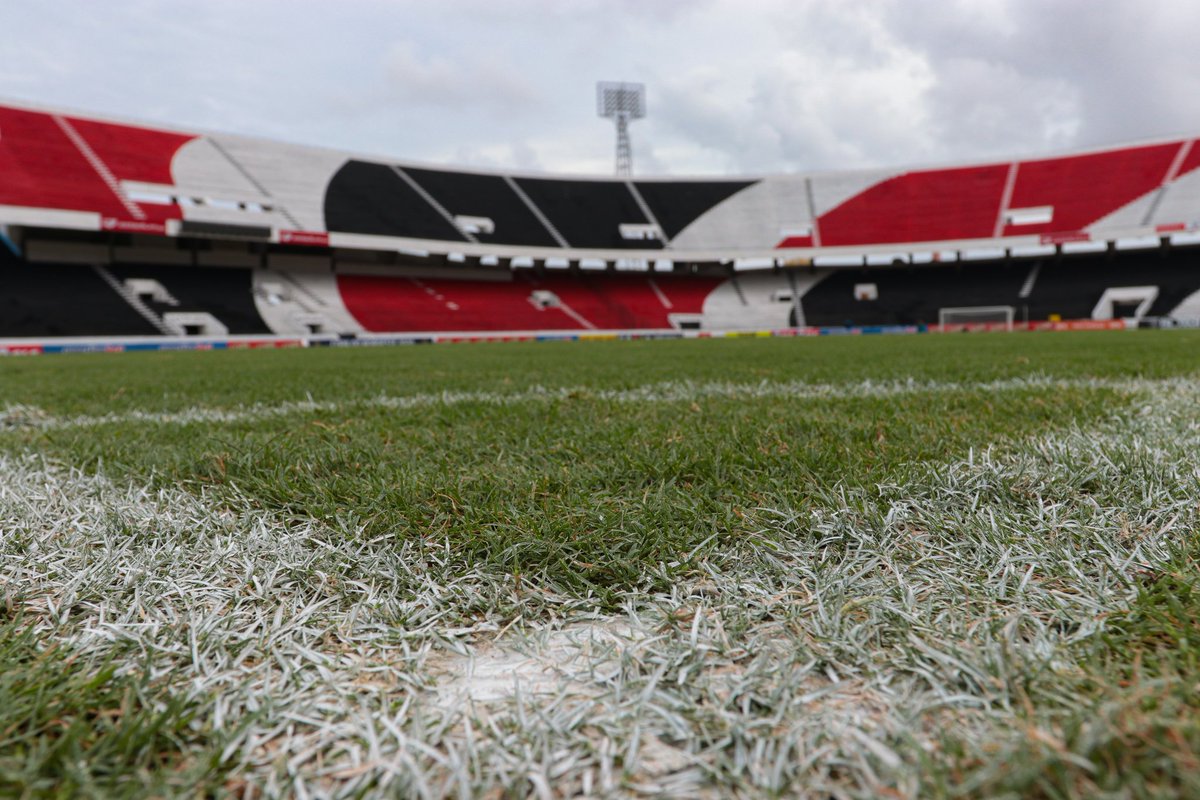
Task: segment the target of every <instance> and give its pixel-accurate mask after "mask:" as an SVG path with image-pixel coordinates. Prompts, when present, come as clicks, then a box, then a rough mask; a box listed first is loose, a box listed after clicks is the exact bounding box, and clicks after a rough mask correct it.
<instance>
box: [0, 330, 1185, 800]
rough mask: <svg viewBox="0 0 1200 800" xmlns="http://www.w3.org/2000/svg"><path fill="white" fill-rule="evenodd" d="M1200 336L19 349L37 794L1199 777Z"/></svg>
mask: <svg viewBox="0 0 1200 800" xmlns="http://www.w3.org/2000/svg"><path fill="white" fill-rule="evenodd" d="M1198 346H1200V335H1198V334H1197V333H1195V332H1187V331H1180V332H1157V331H1144V332H1127V333H1097V334H1045V335H1032V334H1019V335H1017V334H1015V335H999V334H997V335H979V336H970V335H964V336H942V337H933V336H929V337H897V338H881V337H880V338H870V337H863V338H854V339H850V338H846V339H822V340H793V341H788V340H778V339H738V340H710V341H681V342H629V343H618V342H611V343H609V342H597V343H586V344H583V343H581V344H565V343H546V344H495V345H464V346H458V347H455V346H436V347H408V348H403V347H400V348H380V349H365V348H364V349H348V350H307V351H272V352H218V353H175V354H170V353H160V354H130V355H121V356H97V355H93V356H77V357H76V356H62V357H47V358H38V359H8V360H3V361H0V470H2V472H3V475H4V476H5V479H4V481H3V482H2V483H0V586H3V592H4V597H3V605H2V606H0V793H3V794H17V795H20V794H26V795H30V796H38V795H43V794H54V793H63V794H91V795H94V796H114V795H118V796H120V795H125V796H161V795H164V794H189V795H192V794H195V793H197V792H199V793H201V794H203V793H213V794H218V795H220V794H229V795H233V796H260V795H264V794H265V795H268V796H270V795H291V794H305V795H310V796H322V795H330V796H359V795H361V794H364V793H365V794H367V795H373V794H398V795H417V796H433V797H437V796H444V795H455V796H474V795H478V794H489V793H492V794H495V793H500V794H511V795H515V796H525V795H534V796H559V795H569V794H574V793H585V794H597V795H639V794H665V795H670V796H692V795H695V794H705V793H707V794H709V795H712V796H726V795H729V794H741V795H744V796H776V795H781V794H782V795H799V796H808V795H811V796H819V797H825V796H830V795H837V796H863V797H867V796H879V795H880V794H884V793H888V792H891V793H893V794H898V795H899V796H912V797H917V796H920V797H928V796H962V795H965V796H997V795H1003V794H1005V793H1008V794H1011V795H1012V796H1047V797H1059V796H1096V795H1097V794H1099V793H1103V792H1110V793H1113V795H1114V796H1168V795H1178V794H1183V795H1188V794H1200V779H1198V778H1197V775H1198V774H1200V770H1198V769H1197V767H1198V766H1200V765H1198V764H1197V759H1198V758H1200V755H1198V754H1197V748H1198V746H1200V723H1197V721H1196V719H1197V710H1198V708H1197V707H1198V706H1200V702H1197V701H1196V699H1195V698H1196V697H1197V696H1200V690H1198V687H1197V686H1196V677H1195V676H1196V668H1197V666H1198V665H1197V657H1198V654H1200V645H1198V642H1200V630H1198V629H1197V623H1196V621H1195V620H1196V619H1198V618H1200V616H1198V612H1200V593H1198V589H1197V572H1196V567H1195V558H1196V555H1197V553H1198V552H1200V547H1198V546H1197V545H1196V541H1195V534H1194V531H1195V530H1196V526H1197V523H1198V522H1200V483H1198V473H1197V471H1196V469H1195V467H1194V460H1195V453H1196V452H1197V448H1198V446H1200V425H1198V424H1197V422H1198V420H1197V414H1196V411H1195V409H1196V408H1197V407H1198V406H1197V403H1198V402H1200V382H1197V381H1196V374H1197V370H1198V369H1200V354H1198V353H1200V347H1198Z"/></svg>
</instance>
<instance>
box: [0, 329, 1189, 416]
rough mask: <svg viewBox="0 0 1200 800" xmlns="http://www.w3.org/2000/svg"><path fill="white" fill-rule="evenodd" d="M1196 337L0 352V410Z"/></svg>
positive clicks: (940, 361)
mask: <svg viewBox="0 0 1200 800" xmlns="http://www.w3.org/2000/svg"><path fill="white" fill-rule="evenodd" d="M1197 345H1200V331H1138V332H1136V333H1128V334H1127V333H1121V332H1117V333H1113V332H1097V333H1071V334H1063V335H1057V334H1055V335H1048V336H1023V335H1012V336H971V335H969V334H963V335H961V336H894V337H885V336H873V337H871V336H868V337H840V338H839V337H828V338H821V339H795V340H789V339H717V340H700V341H697V340H684V341H662V342H653V341H650V342H587V343H583V344H580V343H568V342H561V343H552V342H545V343H497V344H469V345H468V344H464V345H433V346H412V347H384V348H352V349H330V350H322V349H315V350H278V351H214V352H183V353H172V352H165V353H164V352H160V353H130V354H125V355H121V356H120V357H119V358H113V357H112V356H111V355H105V354H84V355H61V356H55V357H53V358H11V359H3V360H0V407H2V406H4V405H12V404H25V405H35V406H38V407H40V408H43V409H44V410H46V411H48V412H50V413H54V414H102V413H106V412H109V411H113V410H116V411H124V410H129V409H141V410H144V411H164V410H179V409H185V408H191V407H193V406H196V405H201V406H206V407H229V406H236V405H241V404H246V403H267V404H274V403H279V402H284V401H295V400H302V399H305V398H306V397H311V398H313V399H316V400H335V401H340V400H344V399H346V398H353V397H369V396H373V395H377V394H380V393H384V394H405V395H408V394H416V393H421V392H440V391H455V390H467V391H471V390H486V391H497V392H503V391H517V390H520V389H523V388H527V387H530V386H535V385H541V386H548V387H558V386H576V385H584V386H605V387H610V388H620V387H630V386H642V385H645V384H650V383H657V382H660V381H667V380H677V379H679V378H681V377H686V378H688V379H691V380H694V381H710V380H720V381H729V382H732V383H746V382H757V381H763V380H766V381H778V380H794V379H800V380H804V381H808V382H811V383H824V382H833V383H846V382H854V381H862V380H873V381H885V380H896V379H908V378H913V379H915V380H942V381H984V380H998V379H1003V378H1013V377H1021V376H1029V375H1051V376H1055V377H1061V378H1078V377H1131V376H1137V377H1146V378H1165V377H1171V376H1176V375H1187V374H1190V373H1192V372H1193V371H1195V370H1196V369H1197V367H1200V358H1198V357H1197ZM118 365H119V366H118Z"/></svg>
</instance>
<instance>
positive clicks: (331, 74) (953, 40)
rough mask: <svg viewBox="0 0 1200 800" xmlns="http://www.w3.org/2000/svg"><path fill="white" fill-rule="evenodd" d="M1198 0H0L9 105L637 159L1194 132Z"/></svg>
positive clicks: (322, 137) (480, 160) (683, 169)
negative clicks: (607, 114) (628, 141)
mask: <svg viewBox="0 0 1200 800" xmlns="http://www.w3.org/2000/svg"><path fill="white" fill-rule="evenodd" d="M1197 31H1200V1H1198V0H336V1H335V0H288V1H286V2H285V1H284V0H190V1H189V2H181V1H180V0H159V1H156V0H0V32H2V35H3V37H4V40H3V41H4V43H3V45H0V98H10V99H24V100H30V101H37V102H44V103H51V104H55V105H64V106H69V107H73V108H79V109H81V110H90V111H96V112H100V113H105V114H112V115H118V116H124V117H132V118H135V119H142V120H146V121H149V122H156V123H160V124H162V125H165V126H176V127H182V128H188V127H198V128H203V129H208V130H218V131H226V132H231V133H245V134H256V135H262V136H268V137H274V138H282V139H287V140H290V141H296V142H302V143H307V144H319V145H327V146H331V147H338V148H344V149H350V150H356V151H360V152H366V153H376V154H380V155H390V156H394V157H396V158H398V159H401V160H416V161H427V162H435V163H444V164H460V165H472V166H484V167H519V168H523V169H538V170H549V171H568V172H584V173H601V174H604V173H610V172H611V171H612V169H613V152H612V151H613V130H612V125H611V123H607V122H604V121H601V120H598V119H596V118H595V94H594V91H595V90H594V85H595V82H596V81H597V80H627V81H639V82H643V83H645V84H646V86H647V98H648V106H649V116H648V118H647V119H645V120H642V121H639V122H636V123H634V124H633V125H632V127H631V130H632V134H633V141H634V167H635V171H636V172H638V173H640V174H676V175H679V174H689V173H708V174H747V173H759V172H771V171H791V170H807V169H837V168H847V167H862V166H895V165H903V164H923V163H937V162H942V161H956V160H966V159H985V158H990V157H993V156H1008V155H1023V154H1036V153H1040V152H1045V151H1048V150H1058V149H1063V148H1070V147H1076V146H1087V145H1093V144H1103V143H1109V142H1118V141H1123V140H1131V139H1141V138H1149V137H1156V136H1164V135H1171V134H1176V133H1200V68H1198V67H1200V50H1198V48H1197V45H1196V42H1195V39H1196V34H1197Z"/></svg>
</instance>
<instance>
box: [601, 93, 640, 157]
mask: <svg viewBox="0 0 1200 800" xmlns="http://www.w3.org/2000/svg"><path fill="white" fill-rule="evenodd" d="M596 113H597V114H599V115H600V117H602V118H603V119H611V120H613V121H614V122H616V124H617V174H618V175H621V176H629V175H632V174H633V147H632V146H631V145H630V143H629V123H630V122H631V121H632V120H635V119H641V118H642V117H644V116H646V86H645V84H641V83H616V82H613V81H601V82H600V83H597V84H596Z"/></svg>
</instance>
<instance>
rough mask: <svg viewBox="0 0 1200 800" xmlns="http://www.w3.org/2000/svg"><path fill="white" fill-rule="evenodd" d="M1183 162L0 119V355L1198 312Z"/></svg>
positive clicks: (1198, 220)
mask: <svg viewBox="0 0 1200 800" xmlns="http://www.w3.org/2000/svg"><path fill="white" fill-rule="evenodd" d="M1198 168H1200V147H1196V146H1195V141H1194V140H1193V139H1186V138H1184V139H1173V140H1168V141H1154V142H1148V143H1138V144H1126V145H1119V146H1112V147H1105V148H1100V149H1095V150H1089V151H1083V152H1071V153H1065V154H1057V155H1043V156H1036V157H1028V158H1020V159H1017V160H1012V161H1004V162H1000V163H989V164H965V165H964V164H957V165H947V166H937V167H921V168H899V169H891V170H887V169H875V170H859V171H844V172H822V173H812V174H779V175H766V176H755V177H742V178H736V179H735V178H729V179H714V178H703V179H701V178H696V179H685V178H674V177H673V178H647V177H619V178H611V177H609V178H597V177H580V176H566V175H556V176H548V175H533V174H521V173H515V172H481V171H473V170H465V169H464V170H451V169H445V168H434V167H430V166H418V165H413V164H408V163H402V162H397V161H391V160H388V159H384V158H377V157H369V156H362V155H357V154H352V153H346V152H340V151H335V150H330V149H323V148H319V147H309V146H301V145H296V144H288V143H281V142H274V141H265V140H261V139H256V138H249V137H242V136H236V135H230V134H218V133H187V132H181V131H169V130H161V129H157V128H153V127H148V126H145V125H140V124H133V123H129V122H121V121H115V120H108V119H98V118H95V117H92V116H85V115H80V114H76V113H71V112H66V111H59V110H54V109H47V108H37V107H28V106H19V105H14V104H8V105H2V106H0V233H2V234H3V245H4V246H3V247H0V271H3V275H4V277H3V280H2V281H0V309H2V313H0V339H2V340H3V342H4V343H3V344H2V345H0V349H6V350H21V349H38V348H41V347H43V343H46V342H58V341H60V340H64V341H66V342H68V343H74V345H72V346H78V347H93V346H96V347H99V346H108V345H106V344H104V343H106V342H111V341H112V340H114V339H116V340H121V341H125V342H127V343H128V344H129V346H137V345H138V343H145V344H146V346H155V345H154V343H156V342H157V343H160V344H161V343H175V344H181V345H182V344H186V343H187V342H206V343H209V344H211V343H213V342H232V343H238V342H242V343H255V342H263V343H269V342H273V341H274V342H279V341H283V342H317V343H321V342H346V341H373V340H382V339H386V338H388V337H392V338H395V337H397V336H399V337H401V338H404V337H408V339H416V340H428V339H442V338H451V339H455V338H460V337H478V336H497V335H500V336H523V337H529V336H565V337H577V336H588V335H604V334H608V333H612V332H618V331H619V332H624V333H625V334H629V333H630V332H637V335H648V336H649V335H655V336H693V335H695V336H702V335H706V332H708V333H711V332H717V331H774V332H782V333H785V334H797V333H812V332H821V331H823V330H825V331H830V330H838V331H840V330H850V331H854V330H861V329H864V328H867V329H887V328H889V327H891V326H899V328H900V329H904V328H909V329H927V328H936V329H946V328H957V327H976V326H982V327H995V326H1002V327H1005V328H1011V327H1022V326H1024V327H1043V326H1057V325H1067V326H1077V327H1088V326H1096V327H1107V326H1125V325H1128V324H1131V321H1132V322H1133V323H1140V324H1189V323H1194V322H1196V321H1198V320H1200V270H1197V269H1196V268H1195V267H1194V266H1193V262H1194V260H1195V255H1196V253H1197V252H1198V251H1197V250H1196V249H1195V246H1197V245H1200V230H1198V227H1200V169H1198Z"/></svg>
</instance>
